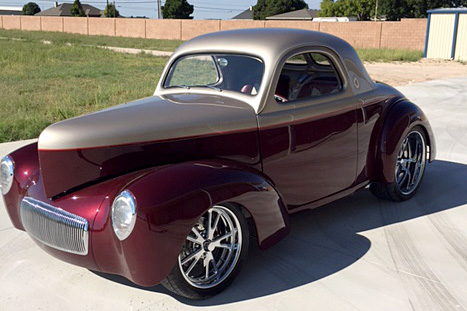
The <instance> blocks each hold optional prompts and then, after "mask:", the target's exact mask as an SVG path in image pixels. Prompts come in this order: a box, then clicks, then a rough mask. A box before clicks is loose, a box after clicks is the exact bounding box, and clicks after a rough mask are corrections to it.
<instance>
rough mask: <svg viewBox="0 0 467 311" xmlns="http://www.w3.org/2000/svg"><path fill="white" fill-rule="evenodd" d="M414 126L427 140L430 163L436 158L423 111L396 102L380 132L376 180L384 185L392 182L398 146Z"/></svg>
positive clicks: (406, 102)
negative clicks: (417, 127)
mask: <svg viewBox="0 0 467 311" xmlns="http://www.w3.org/2000/svg"><path fill="white" fill-rule="evenodd" d="M415 126H420V127H421V128H422V129H423V130H424V132H425V136H426V138H427V142H426V144H427V145H428V146H429V151H430V152H429V158H428V160H429V161H430V162H432V161H433V160H434V159H435V157H436V144H435V140H434V136H433V131H432V129H431V126H430V123H429V122H428V119H427V118H426V116H425V114H424V113H423V111H422V110H421V109H420V108H419V107H418V106H417V105H415V104H413V103H411V102H409V101H407V100H402V101H399V102H397V103H396V104H395V105H394V107H392V108H391V110H390V111H389V113H388V116H387V117H386V120H385V122H384V127H383V130H382V132H381V139H380V143H379V152H378V159H379V166H380V169H379V170H378V171H379V172H380V173H379V176H378V178H377V179H378V180H379V181H381V182H384V183H392V182H394V178H395V176H394V171H395V164H396V159H397V154H398V152H399V146H400V145H401V143H402V140H403V139H404V137H405V136H406V135H407V134H408V133H409V131H410V130H411V129H412V128H414V127H415Z"/></svg>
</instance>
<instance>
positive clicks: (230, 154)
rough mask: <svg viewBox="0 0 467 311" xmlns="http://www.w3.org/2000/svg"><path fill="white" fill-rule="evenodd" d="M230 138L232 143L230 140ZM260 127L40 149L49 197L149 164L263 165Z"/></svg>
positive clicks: (139, 168)
mask: <svg viewBox="0 0 467 311" xmlns="http://www.w3.org/2000/svg"><path fill="white" fill-rule="evenodd" d="M226 142H228V143H226ZM258 149H259V148H258V138H257V130H256V129H252V130H249V131H248V132H243V131H240V132H239V133H227V134H223V135H219V136H208V137H195V138H190V139H181V140H179V139H175V140H172V141H163V142H157V141H156V142H148V143H140V144H131V145H123V146H112V147H99V148H90V149H79V150H62V151H56V150H54V151H47V150H40V151H39V157H40V164H41V170H42V174H43V178H44V184H45V191H46V193H47V196H48V197H54V196H56V195H57V194H60V193H63V192H64V191H67V190H70V189H73V188H75V187H78V186H81V185H83V184H86V183H89V182H92V183H95V182H98V181H99V180H103V179H108V178H112V177H116V176H119V175H122V174H126V173H129V172H133V171H135V170H141V169H145V168H148V167H154V166H158V165H165V164H169V163H180V162H185V161H190V160H197V159H210V158H225V159H231V160H235V161H238V162H240V163H246V164H249V165H253V166H256V167H259V166H260V158H259V153H258Z"/></svg>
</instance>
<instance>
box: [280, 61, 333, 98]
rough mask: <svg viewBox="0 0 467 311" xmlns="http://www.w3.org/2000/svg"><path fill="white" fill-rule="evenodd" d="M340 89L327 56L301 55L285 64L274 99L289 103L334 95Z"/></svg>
mask: <svg viewBox="0 0 467 311" xmlns="http://www.w3.org/2000/svg"><path fill="white" fill-rule="evenodd" d="M341 89H342V83H341V80H340V78H339V75H338V74H337V71H336V70H335V68H334V65H333V64H332V62H331V60H330V59H329V58H328V57H327V56H325V55H323V54H319V53H303V54H298V55H295V56H292V57H291V58H289V59H288V60H287V61H286V62H285V65H284V67H283V68H282V71H281V74H280V76H279V81H278V83H277V87H276V91H275V96H274V97H275V98H276V100H277V101H278V102H290V101H296V100H300V99H306V98H313V97H318V96H323V95H328V94H334V93H337V92H339V91H340V90H341Z"/></svg>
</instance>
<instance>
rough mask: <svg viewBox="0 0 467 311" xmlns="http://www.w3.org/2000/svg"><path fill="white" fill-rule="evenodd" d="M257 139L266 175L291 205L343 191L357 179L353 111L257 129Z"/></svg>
mask: <svg viewBox="0 0 467 311" xmlns="http://www.w3.org/2000/svg"><path fill="white" fill-rule="evenodd" d="M310 109H313V108H312V107H311V108H310ZM260 124H261V120H260ZM260 141H261V155H262V158H263V170H264V173H265V174H266V175H268V176H269V177H270V178H271V179H272V180H274V182H275V183H276V186H277V188H278V189H279V190H280V191H281V194H282V195H283V196H284V199H285V201H286V202H287V204H288V205H289V206H290V207H292V208H293V207H298V206H301V205H304V204H307V203H310V202H313V201H316V200H318V199H321V198H323V197H326V196H329V195H332V194H334V193H337V192H339V191H342V190H344V189H346V188H349V187H351V186H352V185H353V183H354V181H355V174H356V164H357V121H356V111H355V110H351V111H347V112H344V113H337V114H333V115H326V116H324V117H322V118H312V119H305V120H303V121H299V122H296V123H294V124H291V125H279V126H277V127H276V128H271V127H267V128H266V129H261V130H260Z"/></svg>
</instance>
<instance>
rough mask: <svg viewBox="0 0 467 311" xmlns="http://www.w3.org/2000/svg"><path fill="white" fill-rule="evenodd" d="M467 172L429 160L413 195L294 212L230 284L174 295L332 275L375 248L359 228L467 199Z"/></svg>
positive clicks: (363, 196)
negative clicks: (284, 232)
mask: <svg viewBox="0 0 467 311" xmlns="http://www.w3.org/2000/svg"><path fill="white" fill-rule="evenodd" d="M466 178H467V165H465V164H459V163H452V162H446V161H434V162H433V163H431V164H430V165H428V166H427V170H426V175H425V178H424V181H423V183H422V184H421V187H420V189H419V192H418V193H417V195H415V196H414V197H413V198H412V199H411V200H409V201H406V202H402V203H394V202H389V201H382V200H379V199H377V198H375V197H374V196H372V195H371V193H370V192H369V191H368V190H362V191H359V192H357V193H355V194H354V195H352V196H349V197H347V198H344V199H341V200H339V201H336V202H334V203H331V204H328V205H326V206H323V207H320V208H318V209H315V210H312V211H308V212H303V213H300V214H297V215H294V216H292V217H291V219H290V227H291V231H290V234H289V235H288V236H287V237H286V238H285V239H284V240H282V241H281V242H280V243H278V244H277V245H275V246H273V247H271V248H270V249H268V250H266V251H261V250H259V249H258V248H257V247H256V246H255V245H256V244H255V243H254V241H253V240H251V243H250V253H249V256H248V259H247V261H246V262H245V265H244V266H243V269H242V271H241V272H240V275H239V276H238V277H237V279H236V280H235V281H234V282H233V284H232V285H231V286H230V287H229V288H228V289H227V290H225V291H224V292H222V293H220V294H219V295H217V296H215V297H212V298H210V299H207V300H201V301H192V300H188V299H184V298H180V297H176V296H174V298H175V299H177V300H179V301H180V302H182V303H184V304H187V305H191V306H212V305H222V304H227V303H232V302H237V301H244V300H248V299H253V298H258V297H262V296H267V295H271V294H275V293H278V292H281V291H286V290H289V289H292V288H295V287H298V286H301V285H304V284H308V283H310V282H314V281H317V280H319V279H321V278H324V277H326V276H329V275H332V274H334V273H336V272H338V271H340V270H342V269H344V268H346V267H348V266H349V265H351V264H353V263H354V262H356V261H357V260H359V259H360V258H361V257H362V256H363V255H364V254H365V253H366V252H367V251H368V250H369V249H370V247H371V241H370V240H368V239H367V238H366V237H364V236H362V235H360V234H359V232H363V231H367V230H371V229H375V228H380V227H383V226H386V225H389V224H394V223H398V222H403V221H406V220H410V219H414V218H417V217H421V216H427V215H430V214H434V213H437V212H440V211H443V210H447V209H451V208H455V207H459V206H461V205H464V204H467V191H466V189H465V182H466ZM154 265H157V263H154ZM96 274H97V275H99V276H101V277H104V278H107V279H109V280H112V281H116V282H119V283H121V284H124V285H128V286H132V287H137V288H141V289H143V290H149V291H154V292H162V293H168V291H167V290H166V289H165V288H164V287H162V286H161V285H158V286H154V287H150V288H145V287H139V286H137V285H134V284H133V283H131V282H130V281H128V280H126V279H124V278H123V277H119V276H114V275H109V274H104V273H96Z"/></svg>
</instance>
